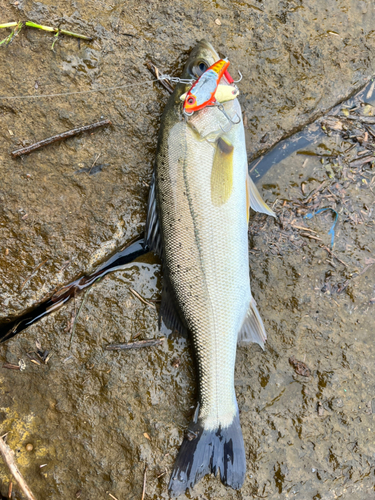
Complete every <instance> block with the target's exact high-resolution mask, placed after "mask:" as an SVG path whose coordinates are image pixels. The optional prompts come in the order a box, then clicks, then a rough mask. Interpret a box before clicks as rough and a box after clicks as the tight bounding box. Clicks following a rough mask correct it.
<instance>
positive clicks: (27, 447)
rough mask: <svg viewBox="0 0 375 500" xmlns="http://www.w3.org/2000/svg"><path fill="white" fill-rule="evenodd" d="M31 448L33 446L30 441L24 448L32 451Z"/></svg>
mask: <svg viewBox="0 0 375 500" xmlns="http://www.w3.org/2000/svg"><path fill="white" fill-rule="evenodd" d="M33 449H34V446H33V445H32V444H31V443H28V444H27V445H26V450H27V451H33Z"/></svg>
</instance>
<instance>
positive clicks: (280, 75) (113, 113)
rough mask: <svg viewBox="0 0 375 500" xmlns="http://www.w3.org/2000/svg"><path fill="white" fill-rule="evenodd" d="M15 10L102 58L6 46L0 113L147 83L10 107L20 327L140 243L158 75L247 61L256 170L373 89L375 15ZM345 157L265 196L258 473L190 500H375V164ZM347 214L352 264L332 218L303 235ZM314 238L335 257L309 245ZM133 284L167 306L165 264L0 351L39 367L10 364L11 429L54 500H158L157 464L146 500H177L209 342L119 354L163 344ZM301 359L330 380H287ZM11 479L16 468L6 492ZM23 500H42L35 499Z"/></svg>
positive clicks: (329, 141)
mask: <svg viewBox="0 0 375 500" xmlns="http://www.w3.org/2000/svg"><path fill="white" fill-rule="evenodd" d="M0 5H1V9H0V12H1V19H0V23H1V22H9V21H13V20H18V19H21V20H28V19H29V20H33V21H35V22H40V23H41V24H46V25H53V26H60V27H61V28H66V29H69V30H71V31H76V32H78V33H84V34H88V35H93V36H94V37H95V41H93V42H89V43H87V42H83V41H81V42H78V41H77V40H76V39H71V38H68V37H62V36H61V38H59V40H58V41H57V42H56V44H55V47H54V52H53V51H51V44H52V39H53V35H51V34H49V33H44V32H41V31H39V30H32V29H28V30H23V31H21V33H20V34H19V35H18V37H16V38H15V39H14V41H13V43H12V44H11V45H10V46H8V47H5V46H1V47H0V68H1V71H0V96H21V95H42V94H56V93H66V92H77V91H86V90H94V89H97V88H99V87H100V88H102V87H110V86H114V85H124V84H129V85H131V86H129V87H127V88H126V89H122V90H117V91H107V92H100V93H91V94H87V93H86V94H75V95H71V96H63V97H53V98H44V99H35V100H34V99H17V100H4V99H2V100H0V168H1V185H0V196H1V213H0V224H1V240H0V286H1V289H0V300H1V316H2V317H3V318H6V317H8V316H12V315H16V314H19V313H20V312H21V311H23V310H24V309H25V308H26V307H29V306H30V305H32V304H33V303H35V302H36V301H38V300H41V299H42V298H43V297H45V296H48V295H49V294H50V293H51V292H52V291H53V290H55V289H56V287H59V286H61V285H63V284H65V283H68V282H70V281H71V280H72V279H74V278H75V277H77V276H78V275H80V274H81V273H87V272H90V271H91V270H92V269H93V268H94V267H95V266H96V265H97V264H98V263H99V262H100V261H101V260H102V259H103V258H104V257H105V256H106V255H109V254H110V253H112V252H113V251H115V250H116V249H118V248H120V247H121V246H122V245H124V244H125V243H126V242H127V241H129V240H130V239H131V238H132V237H134V236H136V235H137V234H139V233H140V232H141V231H142V229H143V226H144V222H145V208H146V200H147V182H148V181H149V179H150V176H151V170H152V164H153V158H154V155H155V146H156V138H157V132H158V128H159V122H160V115H161V112H162V109H163V107H164V105H165V102H166V99H167V97H168V95H167V93H166V92H165V91H164V90H163V89H162V88H161V87H159V86H158V85H157V84H150V83H146V84H145V82H146V81H148V80H150V73H149V72H148V70H147V68H146V65H145V64H146V62H147V61H148V60H150V59H152V60H153V62H154V63H155V64H157V65H158V66H159V67H160V68H162V69H163V71H165V72H168V73H173V74H176V75H178V72H179V70H180V69H181V67H182V65H183V63H184V60H185V58H186V55H187V54H188V53H189V51H190V49H191V48H192V47H193V46H194V44H195V43H196V41H197V40H199V39H201V38H203V37H206V38H208V39H209V40H210V41H211V42H212V43H213V45H214V46H215V47H216V48H217V49H218V50H219V51H221V52H222V53H223V54H225V55H227V56H228V57H229V59H230V60H231V64H232V66H231V68H232V69H231V72H232V73H233V74H235V71H236V70H237V69H240V71H241V72H242V74H243V77H244V78H243V81H242V82H241V84H240V90H241V96H240V100H241V104H242V106H243V109H244V112H245V121H246V132H247V145H248V153H249V160H252V159H254V158H256V157H257V156H259V155H260V154H262V153H264V152H266V151H268V150H269V149H270V147H271V146H272V145H273V144H275V143H276V142H277V141H279V140H280V139H281V138H282V137H286V136H288V135H291V134H292V133H293V132H295V131H296V130H299V129H300V128H301V127H302V126H303V125H304V124H306V123H309V122H311V121H312V120H313V119H314V118H315V117H316V116H318V115H320V114H322V113H324V112H326V111H327V110H329V109H330V108H332V107H333V106H334V105H335V104H336V103H337V102H339V101H341V100H343V99H344V98H346V97H348V96H349V95H351V94H352V93H353V92H355V91H356V90H357V89H358V88H360V87H361V86H363V84H364V83H365V82H366V81H368V80H369V79H370V77H371V76H372V75H374V74H375V30H374V21H375V10H374V6H373V5H372V2H370V1H357V0H356V1H354V0H353V1H349V0H341V1H340V0H339V1H336V2H328V1H326V2H321V1H317V0H311V1H310V2H308V3H307V2H303V1H302V0H300V1H297V0H296V1H278V0H270V1H263V2H262V1H254V2H252V3H249V2H236V1H232V2H224V1H217V2H209V1H203V2H202V1H200V2H196V1H195V0H191V1H190V2H188V3H185V4H182V3H176V2H161V1H160V2H158V1H150V2H147V3H146V2H144V3H139V2H133V1H129V2H126V3H124V2H119V1H116V0H114V1H113V2H111V3H109V2H104V1H99V0H90V1H89V2H84V1H83V0H81V1H75V2H65V1H60V2H58V5H57V6H56V5H55V2H49V1H46V2H45V3H41V2H30V1H27V0H17V1H12V2H5V1H4V0H0ZM217 19H219V21H220V23H217V22H216V23H215V20H217ZM1 32H4V37H5V30H1ZM7 33H8V32H7ZM2 38H3V37H2ZM366 113H368V114H370V115H371V114H372V110H371V109H367V110H366ZM101 117H104V118H109V119H111V121H112V123H113V126H112V127H109V128H106V129H102V130H98V131H96V132H94V133H92V134H86V135H81V136H78V137H76V138H73V139H69V140H67V141H65V142H64V143H60V144H55V145H52V146H49V147H48V148H45V149H42V150H40V151H37V152H34V153H33V154H31V155H29V156H24V157H22V158H21V159H17V160H14V159H12V158H11V157H10V152H11V151H12V150H13V149H16V148H17V147H19V146H21V145H22V144H27V143H28V142H29V143H32V142H34V141H36V140H40V139H43V138H44V137H46V136H49V135H51V134H55V133H58V132H62V131H64V130H66V129H69V128H73V127H75V126H78V125H83V124H86V123H91V122H94V121H97V120H99V119H100V118H101ZM344 117H345V114H344ZM335 134H336V135H335ZM354 135H355V134H354ZM370 139H371V137H370ZM370 139H368V141H370ZM353 141H354V142H353ZM353 145H354V148H353V149H352V153H353V155H354V156H353V158H354V157H355V155H356V154H357V153H358V152H361V150H363V147H362V146H359V145H358V143H356V142H355V140H353V139H345V138H343V137H342V135H340V134H338V133H337V132H334V133H333V134H332V137H324V140H323V139H322V141H321V143H320V145H319V143H317V144H315V145H312V146H311V148H310V149H311V151H312V152H313V153H314V154H319V155H322V154H328V153H326V152H327V151H329V155H328V156H330V157H332V158H333V157H334V156H335V155H337V154H338V153H339V152H340V151H344V150H346V149H348V148H349V147H352V146H353ZM371 154H372V152H371ZM332 158H331V159H330V158H328V157H322V156H311V155H298V154H293V156H292V157H290V158H287V159H285V160H283V161H282V162H281V163H280V164H279V165H277V166H275V167H273V168H272V169H271V170H270V171H269V172H268V173H267V174H266V175H265V176H264V177H263V178H261V179H260V180H259V186H260V187H261V188H262V189H263V194H264V196H265V198H266V199H267V201H268V202H269V203H271V204H272V203H275V210H276V211H277V213H278V215H279V219H278V221H273V220H267V219H266V218H265V217H264V216H262V215H254V217H253V219H252V221H251V224H250V231H249V237H250V247H251V250H250V254H249V255H250V262H251V270H252V289H253V291H254V295H255V298H256V300H257V302H258V305H259V308H260V311H261V314H262V316H263V318H264V321H265V325H266V329H267V331H268V335H269V340H268V344H267V347H266V350H265V351H264V352H262V351H261V350H260V349H259V348H258V347H257V346H250V347H240V348H239V350H238V361H237V369H236V391H237V396H238V403H239V407H240V410H241V423H242V428H243V434H244V440H245V447H246V452H247V459H248V473H247V477H246V481H245V484H244V487H243V488H242V490H241V491H239V492H234V491H228V490H226V489H225V487H223V486H222V485H221V484H220V482H219V481H218V480H217V479H214V478H212V477H206V478H205V479H204V480H203V481H202V482H201V483H200V484H199V485H198V486H197V487H196V489H195V490H194V491H193V492H191V493H190V494H188V495H187V496H186V498H192V499H198V498H199V499H202V500H203V499H207V500H208V499H210V500H213V499H215V500H216V499H219V498H223V499H224V498H225V499H238V500H239V499H243V500H245V499H246V500H248V499H252V498H267V499H272V500H273V499H279V498H282V499H289V498H293V499H294V498H296V499H299V500H300V499H301V500H302V499H314V500H315V499H324V500H331V499H335V498H342V499H347V498H350V499H355V500H356V499H358V500H359V499H363V498H375V492H374V483H375V478H374V468H375V452H374V449H375V447H374V444H375V436H374V432H373V419H374V416H373V413H372V412H373V411H374V412H375V382H374V380H375V377H374V375H375V373H374V372H375V368H374V357H375V349H374V344H373V340H372V330H373V326H374V321H373V314H374V307H375V305H374V300H372V299H374V298H375V290H374V278H375V275H374V268H375V266H373V267H371V266H372V264H371V262H372V260H371V259H372V258H373V250H374V216H373V212H374V210H373V208H374V195H373V192H372V189H373V185H374V184H371V179H372V178H373V171H372V169H371V167H370V166H369V165H368V166H367V167H366V169H365V171H364V172H362V171H361V172H359V171H358V169H355V168H353V169H351V167H350V163H348V161H350V159H351V158H349V159H348V158H344V159H343V162H344V163H343V165H344V166H345V165H347V170H345V171H344V170H343V169H344V166H343V165H339V167H337V166H336V165H335V161H336V160H333V159H332ZM306 159H307V160H308V161H307V163H306ZM322 160H323V162H322ZM331 160H332V161H331ZM345 161H346V162H347V163H345ZM340 167H341V168H340ZM352 170H353V171H352ZM363 179H365V182H364V181H363ZM324 180H327V181H329V186H328V189H330V191H331V193H332V197H331V198H329V196H330V193H329V192H328V191H327V190H325V191H323V192H319V193H318V195H317V196H316V197H314V198H313V199H312V200H311V204H307V205H306V204H305V205H303V206H302V208H301V207H299V205H298V203H297V204H296V203H294V202H293V200H303V199H304V198H305V199H306V196H308V194H309V193H310V192H311V191H314V190H315V189H317V188H318V187H319V186H320V185H321V183H322V182H323V181H324ZM335 183H337V184H338V185H339V186H340V187H339V188H338V187H335ZM342 190H344V191H345V193H342ZM304 193H305V194H304ZM285 200H286V201H285ZM284 201H285V203H284ZM327 206H330V207H334V208H335V210H337V212H338V213H339V219H338V223H337V226H336V233H335V244H334V252H335V254H336V256H337V257H338V258H339V259H340V260H341V261H342V262H344V264H342V263H341V262H340V261H338V260H336V258H335V257H333V256H332V255H330V254H329V253H328V252H327V250H326V249H325V248H323V247H321V246H320V245H324V246H326V247H327V248H329V245H330V236H329V235H328V234H327V231H328V230H329V229H330V227H331V225H332V214H331V212H330V211H327V212H324V213H322V214H321V215H317V216H315V217H314V218H313V219H311V220H306V219H303V216H304V215H305V214H306V213H309V210H310V209H311V210H317V209H319V208H323V207H327ZM296 225H297V226H301V227H303V226H306V227H308V228H309V229H310V231H302V232H303V234H305V233H308V234H310V235H311V236H313V237H315V238H320V240H319V239H318V240H317V239H314V238H312V239H311V238H309V237H307V236H305V235H302V236H301V234H300V233H301V230H298V229H295V228H293V226H296ZM38 266H40V267H38ZM37 268H38V269H37ZM34 273H35V274H34ZM29 278H30V279H29ZM344 285H346V286H344ZM342 287H343V288H342ZM130 288H133V289H135V290H136V291H138V292H139V293H140V294H142V295H143V296H145V297H148V298H159V295H160V268H159V264H158V262H157V260H156V259H154V258H153V257H151V256H150V257H148V258H147V259H143V260H142V261H140V262H138V263H135V264H134V265H131V266H129V268H128V269H126V270H123V271H118V272H116V273H115V274H114V275H111V276H108V277H107V278H105V279H104V280H103V281H102V282H100V283H98V284H97V285H95V286H94V287H93V288H92V289H91V290H90V292H89V293H88V294H87V295H85V296H79V297H77V299H76V301H75V303H74V301H72V302H70V303H69V305H67V306H66V307H65V308H64V309H61V310H60V311H58V312H56V313H54V314H52V315H51V316H49V317H48V318H46V319H45V320H43V321H41V322H40V323H39V324H36V325H34V326H32V327H30V328H29V329H28V330H26V331H25V332H23V333H21V334H20V335H19V336H17V337H16V338H15V339H13V340H11V341H9V342H7V343H6V344H4V345H2V346H0V362H1V364H4V363H11V364H18V362H19V360H21V359H22V360H23V361H24V362H25V363H26V369H25V370H24V371H13V370H8V369H5V368H0V381H1V386H0V394H1V400H0V432H1V434H3V433H6V432H9V434H8V436H7V442H8V444H9V446H10V447H11V448H12V449H14V450H15V451H16V456H17V462H18V464H19V467H20V469H21V471H22V473H23V474H24V476H25V478H26V480H27V482H28V483H29V485H30V487H31V488H32V490H33V491H34V493H35V496H36V498H37V499H38V500H44V499H51V500H57V499H67V498H81V499H84V500H89V499H91V498H111V497H110V496H109V493H110V494H111V495H113V496H115V497H116V498H117V499H118V500H123V499H133V498H134V499H138V498H141V494H142V486H143V479H144V469H145V464H147V467H148V469H147V476H146V496H145V498H153V499H158V498H168V495H167V487H166V485H167V482H168V478H169V473H170V470H171V466H172V464H173V460H174V457H175V456H176V453H177V450H178V447H179V444H180V443H181V441H182V436H183V432H184V429H185V428H186V426H187V424H188V422H189V420H190V417H191V413H192V407H193V406H194V405H195V398H196V381H195V372H194V365H193V362H192V357H191V351H190V345H189V343H187V342H186V341H185V340H184V339H181V338H178V337H172V338H169V339H168V340H166V341H165V342H164V344H163V345H162V346H160V347H156V348H149V349H144V350H141V351H135V352H128V353H113V352H107V351H105V350H104V349H103V346H104V345H105V344H107V343H110V342H116V341H129V340H130V339H131V338H132V337H133V336H135V335H137V334H140V337H139V338H144V339H146V338H153V337H156V336H158V335H159V333H158V331H157V312H156V310H155V309H153V308H150V307H149V306H147V305H145V304H143V303H141V302H140V301H139V300H138V299H137V298H136V297H135V296H134V295H133V294H132V293H131V292H130ZM83 299H84V300H85V301H84V303H83V305H82V301H83ZM81 305H82V307H81ZM78 312H79V315H78V319H77V322H76V326H75V330H74V334H73V335H72V333H73V332H72V329H71V324H72V322H71V319H72V316H73V315H74V314H75V313H76V314H77V313H78ZM36 341H38V342H39V343H40V344H41V346H42V348H43V349H48V350H49V351H51V352H52V353H53V356H52V357H51V358H50V360H49V362H48V364H47V365H43V364H41V365H37V364H35V363H32V362H31V360H30V358H28V356H27V353H28V352H30V351H34V350H35V348H36ZM293 355H294V356H295V357H296V358H297V359H298V360H301V361H304V362H305V363H306V364H307V365H308V367H309V368H310V369H311V373H312V374H311V376H310V377H303V376H301V375H298V374H296V373H295V371H294V368H293V367H292V366H291V365H290V364H289V362H288V359H289V358H290V357H291V356H293ZM176 358H179V363H177V362H176ZM30 443H31V444H32V445H33V450H32V451H27V450H26V445H27V444H30ZM41 466H43V467H41ZM9 479H10V476H9V473H8V471H7V469H6V468H5V467H4V466H3V464H0V491H1V493H2V494H3V495H6V493H7V491H8V484H9ZM13 498H15V499H20V498H22V497H21V495H20V493H19V490H18V489H17V488H16V487H14V489H13Z"/></svg>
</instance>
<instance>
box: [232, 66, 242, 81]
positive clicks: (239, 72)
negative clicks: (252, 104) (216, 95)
mask: <svg viewBox="0 0 375 500" xmlns="http://www.w3.org/2000/svg"><path fill="white" fill-rule="evenodd" d="M237 71H238V74H239V75H240V79H239V80H235V81H233V83H238V82H240V81H241V80H242V78H243V76H242V73H241V71H240V70H239V69H238V70H237Z"/></svg>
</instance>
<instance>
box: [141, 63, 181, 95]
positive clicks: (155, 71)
mask: <svg viewBox="0 0 375 500" xmlns="http://www.w3.org/2000/svg"><path fill="white" fill-rule="evenodd" d="M147 68H148V69H149V71H151V73H152V74H153V75H154V76H156V78H157V79H158V80H159V78H160V72H159V70H158V68H157V67H156V66H155V64H152V62H148V63H147ZM159 83H161V84H162V85H163V87H164V88H165V89H167V90H168V92H169V93H170V94H173V90H174V89H173V87H172V85H171V84H170V83H169V82H168V81H167V80H159Z"/></svg>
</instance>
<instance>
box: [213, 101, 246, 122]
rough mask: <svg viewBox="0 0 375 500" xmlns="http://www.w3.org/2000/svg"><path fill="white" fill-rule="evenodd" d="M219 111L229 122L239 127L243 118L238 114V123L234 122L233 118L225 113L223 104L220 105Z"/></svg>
mask: <svg viewBox="0 0 375 500" xmlns="http://www.w3.org/2000/svg"><path fill="white" fill-rule="evenodd" d="M218 109H219V110H220V111H221V112H222V113H223V115H224V116H225V118H226V119H227V120H228V121H229V122H231V123H232V124H233V125H238V124H239V123H240V121H241V118H240V117H239V116H238V114H237V113H236V115H235V116H237V118H238V121H236V122H235V121H233V120H232V118H231V117H230V116H229V115H228V113H227V112H226V111H225V109H224V106H223V105H222V104H219V105H218Z"/></svg>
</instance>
